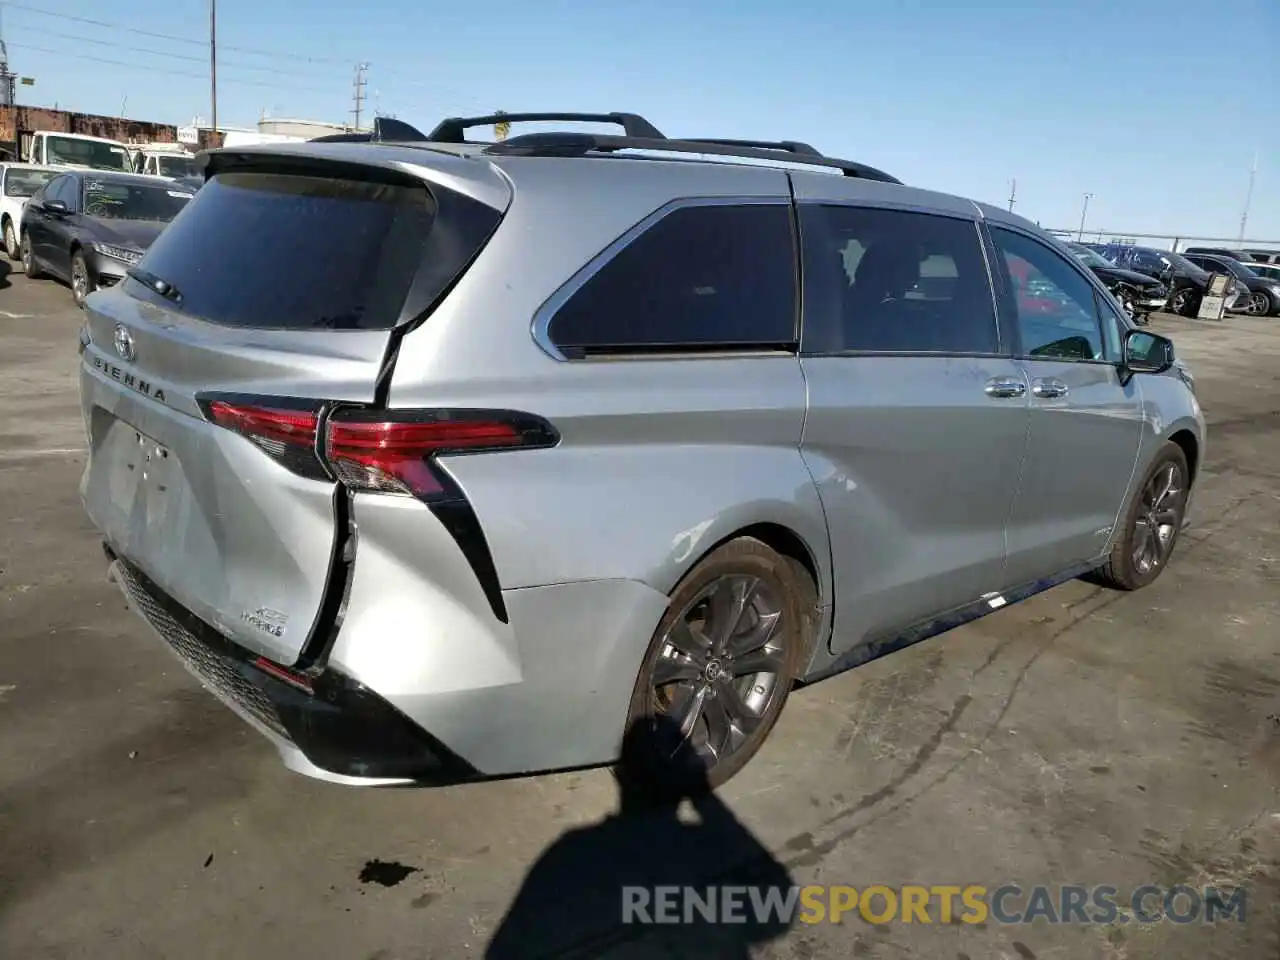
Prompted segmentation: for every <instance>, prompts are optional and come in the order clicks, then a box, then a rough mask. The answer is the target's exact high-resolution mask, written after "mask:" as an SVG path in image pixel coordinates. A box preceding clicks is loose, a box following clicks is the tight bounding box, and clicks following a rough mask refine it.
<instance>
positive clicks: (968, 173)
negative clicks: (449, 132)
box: [3, 0, 1280, 245]
mask: <svg viewBox="0 0 1280 960" xmlns="http://www.w3.org/2000/svg"><path fill="white" fill-rule="evenodd" d="M208 9H209V8H208V4H207V2H198V0H163V2H161V0H112V2H111V3H109V4H104V3H89V2H87V0H21V2H18V3H16V4H10V3H5V4H4V5H3V29H4V38H5V40H6V41H7V43H8V48H9V56H10V63H11V67H12V68H13V69H14V70H15V71H16V72H18V73H19V74H21V75H23V76H32V77H35V79H36V85H35V86H34V87H22V86H20V87H19V88H18V91H19V102H22V103H30V104H38V105H45V106H51V105H53V104H54V103H57V104H58V105H59V106H61V107H64V108H70V109H76V110H82V111H85V112H90V113H106V114H113V115H114V114H118V113H119V112H120V111H121V109H122V107H123V109H124V110H125V111H126V114H127V115H128V116H131V117H135V118H138V119H146V120H158V121H166V122H171V123H187V122H190V121H191V119H192V118H193V116H195V115H196V114H201V115H203V116H204V118H205V119H206V121H207V119H208V115H209V99H210V96H209V81H208V50H207V41H208ZM77 17H78V18H87V19H88V20H91V21H97V22H96V23H86V22H83V21H82V20H76V19H73V18H77ZM144 32H146V33H151V34H161V35H163V37H157V36H147V35H145V33H144ZM1278 43H1280V2H1277V0H1226V2H1223V3H1214V4H1206V3H1203V2H1192V0H1163V2H1159V0H1152V2H1149V0H1127V2H1125V0H1070V2H1059V3H1050V2H1049V0H1040V2H1036V0H1020V2H1014V0H1005V2H993V0H965V2H958V0H898V2H896V3H894V2H885V0H880V2H876V3H867V2H865V0H864V2H849V0H844V2H841V0H826V2H818V0H791V2H789V3H777V2H765V0H736V2H727V0H703V2H701V3H698V4H687V3H677V2H675V0H647V2H645V3H635V2H628V3H622V2H617V0H597V2H594V3H588V2H586V0H576V2H573V3H570V2H566V0H542V2H539V3H523V2H514V0H487V2H485V3H474V4H458V3H423V2H421V0H368V2H367V3H365V4H336V3H333V2H328V3H323V2H321V3H317V2H316V0H258V2H250V0H219V5H218V44H219V66H218V73H219V89H218V118H219V121H220V123H222V124H231V125H242V126H251V125H252V124H253V123H254V122H255V121H256V120H257V117H258V115H259V113H260V111H262V110H266V111H267V112H268V114H271V115H275V116H301V117H306V118H309V119H322V120H333V121H341V120H343V119H345V118H346V117H347V116H349V111H350V109H351V106H352V102H351V101H352V76H353V70H354V65H355V64H356V63H357V62H358V61H364V62H367V63H368V64H369V71H368V93H369V96H370V105H371V106H372V105H373V104H374V103H376V105H377V107H378V108H380V109H381V110H382V111H383V112H386V113H393V114H395V115H396V116H398V117H399V118H401V119H403V120H407V121H409V122H412V123H416V124H418V125H420V126H423V127H428V126H429V125H431V124H432V123H433V122H434V121H436V120H437V119H439V118H440V117H441V116H446V115H456V114H459V113H469V112H472V113H475V112H490V111H492V110H493V109H504V110H508V111H518V110H539V109H542V110H551V109H564V110H588V111H608V110H630V111H634V112H637V113H641V114H644V115H645V116H647V117H648V118H649V119H650V120H652V121H653V122H654V123H655V124H656V125H657V126H658V127H659V128H660V129H661V130H663V131H664V132H665V133H667V134H668V135H671V136H675V135H681V134H684V135H694V134H700V135H703V136H707V135H717V136H722V137H745V138H763V139H784V138H786V139H798V140H805V141H808V142H810V143H813V144H815V145H816V146H818V147H819V148H820V149H822V150H824V151H825V152H827V153H829V154H833V155H836V156H843V157H847V158H850V159H857V160H861V161H864V162H866V163H870V164H873V165H875V166H878V167H881V168H882V169H886V170H888V171H889V172H891V173H893V174H895V175H896V176H898V177H899V178H901V179H902V180H904V181H906V182H909V183H913V184H917V185H920V186H928V187H931V188H934V189H939V190H945V191H948V192H953V193H959V194H963V195H966V196H970V197H975V198H977V199H983V200H988V201H990V202H993V203H998V204H1002V205H1004V204H1006V203H1007V200H1008V196H1009V191H1010V180H1011V179H1012V178H1016V179H1017V204H1016V206H1015V209H1016V210H1017V212H1019V213H1022V214H1023V215H1025V216H1028V217H1031V218H1032V219H1035V220H1038V221H1040V222H1041V223H1042V224H1043V225H1044V226H1046V227H1072V228H1074V227H1075V226H1076V225H1077V224H1078V223H1079V220H1080V214H1081V207H1082V205H1083V197H1084V194H1085V193H1092V194H1094V196H1093V198H1092V199H1091V200H1090V202H1089V210H1088V225H1087V227H1088V228H1093V229H1107V230H1110V231H1116V232H1119V231H1124V232H1131V233H1132V232H1150V233H1182V234H1185V235H1195V236H1200V237H1205V236H1221V237H1235V236H1236V234H1237V232H1238V230H1239V225H1240V214H1241V212H1242V210H1243V208H1244V200H1245V193H1246V189H1247V186H1248V177H1249V167H1250V165H1251V164H1252V162H1253V159H1254V155H1255V153H1256V154H1257V157H1258V172H1257V177H1256V185H1255V188H1254V194H1253V202H1252V205H1251V208H1250V213H1249V224H1248V230H1247V233H1248V235H1249V237H1251V238H1254V239H1259V240H1274V241H1276V242H1277V245H1280V56H1278V55H1277V52H1276V51H1277V44H1278ZM48 51H54V52H52V53H50V52H48ZM90 58H94V59H90ZM101 61H112V62H110V63H105V62H101Z"/></svg>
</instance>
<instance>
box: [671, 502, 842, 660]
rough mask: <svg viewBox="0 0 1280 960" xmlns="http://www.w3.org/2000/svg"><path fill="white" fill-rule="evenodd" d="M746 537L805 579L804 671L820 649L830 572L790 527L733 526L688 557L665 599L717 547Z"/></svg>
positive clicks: (772, 522) (761, 523) (772, 523)
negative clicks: (781, 559) (805, 635)
mask: <svg viewBox="0 0 1280 960" xmlns="http://www.w3.org/2000/svg"><path fill="white" fill-rule="evenodd" d="M746 538H749V539H753V540H758V541H760V542H761V543H763V544H764V545H765V546H767V547H769V548H770V549H771V550H773V551H774V552H775V553H777V554H778V555H780V556H781V557H783V558H784V559H787V560H790V561H792V562H793V564H794V565H795V566H796V567H798V568H799V570H800V571H802V572H803V573H804V575H805V576H806V577H807V578H808V583H807V584H802V585H801V589H802V591H806V592H805V593H804V594H803V595H802V596H801V598H800V601H801V604H802V605H803V606H804V607H805V617H806V621H807V622H806V624H805V632H806V633H807V634H808V637H807V650H806V651H805V656H804V658H803V660H802V662H803V663H804V664H805V667H806V668H807V667H808V663H809V661H810V660H811V659H812V657H813V655H814V654H815V653H816V652H817V651H818V650H819V649H820V648H821V647H822V640H823V634H824V633H825V629H824V624H826V622H827V620H826V618H825V617H824V616H823V611H824V609H825V608H828V607H829V606H830V603H831V591H832V587H833V582H832V578H831V576H830V575H829V569H828V568H825V567H824V565H822V564H820V563H819V561H818V554H817V553H815V551H814V548H813V545H812V544H810V543H809V542H808V541H807V540H806V539H805V538H804V537H803V536H801V535H800V534H799V533H798V532H797V531H796V530H795V529H793V528H792V527H791V526H789V525H787V524H785V523H781V522H779V521H777V520H757V521H754V522H750V523H746V524H744V525H740V526H738V527H736V528H735V529H733V530H732V531H730V532H728V533H725V534H723V535H722V536H720V537H719V538H717V539H716V540H715V541H714V542H711V543H708V544H707V546H706V547H705V548H704V549H702V550H700V551H699V552H698V554H697V555H696V556H693V557H691V558H690V559H689V560H688V561H687V563H686V564H685V565H684V567H683V569H682V571H681V573H680V575H679V576H678V577H677V578H675V581H674V582H673V583H672V584H671V585H670V586H669V588H668V590H667V591H666V592H667V594H668V596H670V595H671V594H673V593H674V592H675V591H676V590H677V589H679V587H680V584H681V583H683V582H684V580H685V578H686V577H688V576H689V574H690V573H691V572H692V571H694V570H696V569H697V568H698V565H699V564H701V563H702V562H703V561H704V560H705V559H706V558H707V557H709V556H710V555H711V554H712V553H714V552H715V551H716V550H718V549H720V547H722V546H724V545H725V544H726V543H731V542H732V541H734V540H740V539H746ZM806 588H810V589H811V590H812V592H811V593H809V592H807V590H806Z"/></svg>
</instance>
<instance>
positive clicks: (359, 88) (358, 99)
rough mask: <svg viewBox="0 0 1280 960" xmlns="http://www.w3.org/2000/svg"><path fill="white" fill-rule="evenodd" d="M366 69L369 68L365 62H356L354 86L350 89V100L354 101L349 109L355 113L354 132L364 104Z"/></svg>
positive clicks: (358, 123)
mask: <svg viewBox="0 0 1280 960" xmlns="http://www.w3.org/2000/svg"><path fill="white" fill-rule="evenodd" d="M368 69H369V65H368V64H367V63H357V64H356V79H355V86H354V89H353V91H352V100H354V102H355V109H354V110H352V111H351V112H352V113H353V114H355V129H356V132H359V130H360V108H361V106H362V105H363V104H364V100H365V95H364V88H365V83H366V81H365V76H364V75H365V71H367V70H368Z"/></svg>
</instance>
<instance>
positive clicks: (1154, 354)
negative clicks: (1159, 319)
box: [1121, 330, 1173, 374]
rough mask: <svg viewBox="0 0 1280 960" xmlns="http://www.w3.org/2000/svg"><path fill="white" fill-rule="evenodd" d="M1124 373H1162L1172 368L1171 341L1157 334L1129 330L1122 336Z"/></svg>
mask: <svg viewBox="0 0 1280 960" xmlns="http://www.w3.org/2000/svg"><path fill="white" fill-rule="evenodd" d="M1121 366H1122V369H1123V370H1124V371H1125V372H1126V373H1130V374H1132V373H1164V372H1165V371H1166V370H1168V369H1170V368H1171V367H1172V366H1173V341H1172V340H1170V339H1169V338H1168V337H1162V336H1160V335H1159V334H1158V333H1148V332H1147V331H1146V330H1130V331H1128V332H1127V333H1125V335H1124V361H1123V363H1122V364H1121Z"/></svg>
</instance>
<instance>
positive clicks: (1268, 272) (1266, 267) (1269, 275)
mask: <svg viewBox="0 0 1280 960" xmlns="http://www.w3.org/2000/svg"><path fill="white" fill-rule="evenodd" d="M1245 266H1246V267H1248V268H1249V269H1250V270H1252V271H1253V272H1254V273H1256V274H1257V275H1258V276H1260V277H1263V278H1264V279H1267V280H1280V263H1258V262H1257V261H1253V260H1251V261H1249V262H1248V263H1246V264H1245Z"/></svg>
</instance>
